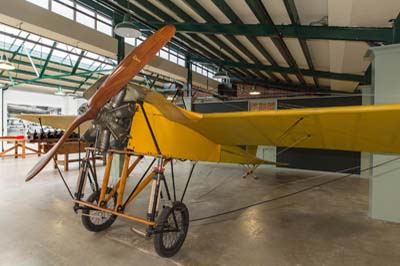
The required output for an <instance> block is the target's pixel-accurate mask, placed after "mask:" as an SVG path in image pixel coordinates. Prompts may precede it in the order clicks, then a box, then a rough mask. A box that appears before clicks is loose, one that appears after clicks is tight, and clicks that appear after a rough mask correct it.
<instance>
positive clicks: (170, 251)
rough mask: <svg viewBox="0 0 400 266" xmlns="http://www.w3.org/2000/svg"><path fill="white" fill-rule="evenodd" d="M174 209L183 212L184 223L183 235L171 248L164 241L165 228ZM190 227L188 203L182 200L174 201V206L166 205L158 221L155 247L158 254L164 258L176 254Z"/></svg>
mask: <svg viewBox="0 0 400 266" xmlns="http://www.w3.org/2000/svg"><path fill="white" fill-rule="evenodd" d="M173 210H180V212H181V214H182V223H183V227H184V228H183V235H181V236H180V237H179V239H178V240H177V241H176V243H175V245H174V246H173V247H171V248H166V247H165V246H164V243H163V228H164V225H165V223H166V222H168V217H169V215H170V214H172V211H173ZM188 229H189V210H188V209H187V207H186V205H185V204H183V203H182V202H179V201H177V202H174V203H173V207H172V208H170V207H164V208H163V210H162V212H161V214H160V216H159V218H158V222H157V231H158V232H157V233H156V234H155V236H154V248H155V250H156V252H157V254H158V255H160V256H161V257H164V258H169V257H172V256H174V255H175V254H176V253H178V251H179V250H180V248H181V247H182V245H183V242H185V238H186V235H187V231H188Z"/></svg>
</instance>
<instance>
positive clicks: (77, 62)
mask: <svg viewBox="0 0 400 266" xmlns="http://www.w3.org/2000/svg"><path fill="white" fill-rule="evenodd" d="M84 54H85V51H84V50H82V51H81V53H80V54H79V57H78V60H76V63H75V65H74V67H73V68H72V71H71V74H75V73H76V71H77V70H78V67H79V64H80V63H81V61H82V58H83V55H84Z"/></svg>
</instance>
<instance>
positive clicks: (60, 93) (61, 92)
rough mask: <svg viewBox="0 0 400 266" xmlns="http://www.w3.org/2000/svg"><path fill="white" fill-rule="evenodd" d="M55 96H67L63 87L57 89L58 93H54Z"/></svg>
mask: <svg viewBox="0 0 400 266" xmlns="http://www.w3.org/2000/svg"><path fill="white" fill-rule="evenodd" d="M54 95H57V96H65V95H66V94H65V92H64V90H63V89H62V88H61V86H59V87H58V88H57V90H56V92H54Z"/></svg>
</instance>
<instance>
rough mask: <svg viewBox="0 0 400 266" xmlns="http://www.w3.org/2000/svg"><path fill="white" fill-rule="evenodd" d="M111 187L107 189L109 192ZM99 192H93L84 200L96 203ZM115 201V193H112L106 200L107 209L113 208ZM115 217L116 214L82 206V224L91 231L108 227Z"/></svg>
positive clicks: (98, 230)
mask: <svg viewBox="0 0 400 266" xmlns="http://www.w3.org/2000/svg"><path fill="white" fill-rule="evenodd" d="M110 192H111V189H110V188H109V189H108V190H107V193H110ZM99 196H100V192H97V191H95V192H93V193H92V194H91V195H90V196H89V197H88V199H87V200H86V201H87V202H89V203H93V204H96V205H97V204H98V199H99ZM116 203H117V193H114V195H113V197H112V198H111V199H110V200H109V201H108V202H107V206H104V207H105V208H107V209H110V210H113V209H114V208H115V205H116ZM116 219H117V216H116V215H112V214H110V213H107V212H103V211H99V210H95V209H92V208H90V207H83V208H82V224H83V226H84V227H85V228H86V229H87V230H89V231H91V232H100V231H103V230H106V229H107V228H109V227H110V226H111V225H112V224H113V223H114V222H115V220H116Z"/></svg>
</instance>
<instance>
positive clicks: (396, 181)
mask: <svg viewBox="0 0 400 266" xmlns="http://www.w3.org/2000/svg"><path fill="white" fill-rule="evenodd" d="M367 57H368V58H369V59H370V60H371V61H372V90H373V93H374V104H388V103H400V94H399V89H400V44H393V45H387V46H379V47H372V48H370V49H369V52H368V54H367ZM382 134H385V129H384V128H382ZM398 156H399V155H384V154H373V156H372V160H373V165H376V164H379V163H381V162H385V161H388V160H390V159H393V158H396V157H398ZM399 188H400V160H399V161H395V162H392V163H389V164H387V165H384V166H382V167H377V168H375V169H373V177H372V178H370V182H369V215H370V216H371V217H372V218H375V219H380V220H386V221H391V222H400V209H399V208H398V206H399V205H400V193H399Z"/></svg>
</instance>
